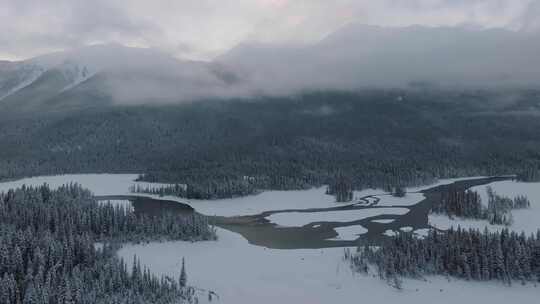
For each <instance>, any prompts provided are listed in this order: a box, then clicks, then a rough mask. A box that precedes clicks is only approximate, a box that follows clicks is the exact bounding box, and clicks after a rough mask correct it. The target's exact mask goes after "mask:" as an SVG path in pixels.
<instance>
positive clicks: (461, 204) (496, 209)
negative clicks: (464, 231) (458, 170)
mask: <svg viewBox="0 0 540 304" xmlns="http://www.w3.org/2000/svg"><path fill="white" fill-rule="evenodd" d="M486 191H487V195H488V202H487V206H484V205H483V204H482V200H481V198H480V195H479V194H478V192H476V191H471V190H456V189H454V188H452V187H450V188H449V189H448V190H446V191H443V192H442V193H441V198H440V200H438V201H437V202H436V203H435V204H433V206H432V207H431V212H432V213H436V214H445V215H448V216H450V217H454V216H456V217H462V218H471V219H481V220H487V221H489V223H490V224H498V225H511V224H512V222H513V217H512V210H513V209H526V208H530V206H531V202H530V201H529V199H528V198H527V197H526V196H523V195H519V196H517V197H515V198H514V199H511V198H509V197H505V196H501V195H498V194H497V193H496V192H495V191H493V188H491V187H489V186H488V187H487V189H486Z"/></svg>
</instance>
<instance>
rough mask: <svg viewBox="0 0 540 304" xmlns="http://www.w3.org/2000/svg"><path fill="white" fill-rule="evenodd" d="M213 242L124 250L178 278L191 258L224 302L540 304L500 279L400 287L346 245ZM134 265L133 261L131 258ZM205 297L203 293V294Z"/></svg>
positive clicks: (531, 289)
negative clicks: (360, 262) (368, 271)
mask: <svg viewBox="0 0 540 304" xmlns="http://www.w3.org/2000/svg"><path fill="white" fill-rule="evenodd" d="M218 236H219V240H218V241H215V242H200V243H190V242H166V243H152V244H147V245H129V246H125V247H124V248H123V249H121V250H120V251H119V253H118V254H119V255H120V256H121V257H123V258H124V259H125V260H126V261H127V262H128V263H130V262H131V261H132V259H133V256H134V255H137V257H138V258H140V259H141V262H142V263H143V264H145V265H147V266H148V267H149V268H150V269H151V270H152V271H153V272H155V273H158V274H165V275H169V276H173V277H178V275H179V274H180V263H181V259H182V257H185V258H186V265H187V269H188V274H189V277H188V279H189V282H190V284H193V285H195V286H203V287H204V288H206V289H210V290H213V291H215V292H216V293H217V294H218V295H219V296H220V303H230V304H244V303H246V304H247V303H249V304H251V303H259V304H275V303H291V304H295V303H301V304H304V303H305V304H317V303H328V304H330V303H332V304H335V303H343V304H348V303H370V302H371V303H403V304H409V303H410V304H424V303H425V304H432V303H439V304H455V303H473V302H477V301H481V303H490V304H499V303H501V304H503V303H507V301H508V299H512V302H514V303H536V301H537V299H538V296H540V288H537V287H535V286H533V285H527V286H521V285H517V284H516V285H514V286H512V287H507V286H504V285H502V284H499V283H495V282H490V283H485V282H482V283H478V282H467V281H456V280H452V281H448V280H446V279H445V278H443V277H432V278H429V281H428V282H423V281H419V280H405V282H404V286H403V287H404V289H403V290H402V291H398V290H395V289H393V288H391V287H389V286H388V285H387V284H386V283H385V282H383V281H380V280H379V279H378V278H374V277H371V276H364V275H358V274H356V275H355V274H353V273H352V272H351V270H350V269H349V266H348V265H347V264H346V263H345V262H343V261H342V255H343V248H332V249H317V250H311V249H309V250H279V249H268V248H263V247H257V246H253V245H250V244H248V242H247V241H246V240H244V239H243V238H242V237H241V236H240V235H238V234H235V233H232V232H229V231H227V230H223V229H219V230H218ZM128 265H129V264H128ZM202 300H205V299H202Z"/></svg>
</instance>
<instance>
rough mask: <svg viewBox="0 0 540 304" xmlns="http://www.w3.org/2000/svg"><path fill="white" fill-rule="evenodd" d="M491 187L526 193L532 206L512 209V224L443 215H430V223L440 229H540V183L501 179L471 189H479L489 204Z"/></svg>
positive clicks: (509, 193) (507, 193)
mask: <svg viewBox="0 0 540 304" xmlns="http://www.w3.org/2000/svg"><path fill="white" fill-rule="evenodd" d="M488 186H489V187H491V188H492V189H493V190H494V191H495V192H496V193H497V194H499V195H502V196H507V197H510V198H515V197H516V196H518V195H525V196H526V197H528V198H529V200H530V201H531V208H529V209H518V210H512V216H513V218H514V223H513V224H512V225H511V226H508V227H507V226H502V225H490V224H489V223H488V222H487V221H480V220H470V219H461V218H454V219H450V218H449V217H448V216H443V215H430V216H429V223H430V225H432V226H434V227H437V228H439V229H449V228H450V227H452V226H453V227H454V228H457V227H458V226H460V227H462V228H467V229H468V228H473V229H481V230H483V229H484V228H485V227H487V228H488V229H489V230H490V231H500V230H502V229H503V228H505V227H507V228H508V229H510V230H513V231H516V232H518V233H521V232H522V231H525V233H527V234H531V233H536V232H537V231H538V229H540V183H522V182H516V181H500V182H494V183H491V184H488V185H482V186H476V187H473V188H471V190H474V191H477V192H478V193H479V194H480V197H481V199H482V203H483V204H487V201H488V196H487V187H488Z"/></svg>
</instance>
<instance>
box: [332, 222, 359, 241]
mask: <svg viewBox="0 0 540 304" xmlns="http://www.w3.org/2000/svg"><path fill="white" fill-rule="evenodd" d="M334 230H335V231H336V233H337V234H338V236H337V237H335V238H331V239H330V240H340V241H354V240H356V239H357V238H358V236H360V235H361V234H364V233H367V232H368V230H367V229H366V228H364V227H363V226H362V225H352V226H347V227H336V228H334Z"/></svg>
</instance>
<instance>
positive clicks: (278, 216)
mask: <svg viewBox="0 0 540 304" xmlns="http://www.w3.org/2000/svg"><path fill="white" fill-rule="evenodd" d="M408 212H409V209H407V208H366V209H356V210H340V211H327V212H281V213H274V214H272V215H270V216H268V217H267V219H268V220H269V221H270V222H272V223H274V224H277V225H279V226H284V227H301V226H305V225H307V224H310V223H315V222H353V221H358V220H362V219H364V218H368V217H373V216H379V215H385V214H391V215H403V214H406V213H408Z"/></svg>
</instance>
